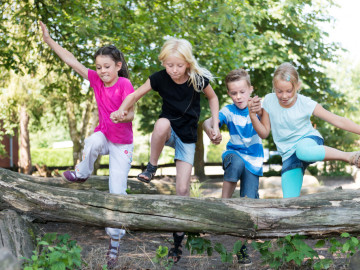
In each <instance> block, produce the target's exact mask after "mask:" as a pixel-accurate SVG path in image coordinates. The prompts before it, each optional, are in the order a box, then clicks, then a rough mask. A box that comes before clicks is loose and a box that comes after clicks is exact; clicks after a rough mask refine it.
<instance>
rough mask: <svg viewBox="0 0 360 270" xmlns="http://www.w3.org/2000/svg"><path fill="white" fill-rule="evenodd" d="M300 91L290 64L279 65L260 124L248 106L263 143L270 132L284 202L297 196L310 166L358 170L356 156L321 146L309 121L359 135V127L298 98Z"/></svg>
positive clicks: (355, 154) (318, 134)
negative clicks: (336, 164) (333, 164)
mask: <svg viewBox="0 0 360 270" xmlns="http://www.w3.org/2000/svg"><path fill="white" fill-rule="evenodd" d="M300 87H301V81H300V79H299V75H298V73H297V71H296V69H295V67H294V66H293V65H292V64H290V63H283V64H281V65H280V66H279V67H278V68H277V69H276V71H275V74H274V77H273V90H274V92H273V93H270V94H267V95H266V96H265V99H264V102H263V115H262V117H261V120H259V119H258V118H257V117H256V113H255V112H253V111H252V106H253V105H254V104H255V103H252V101H250V102H249V108H250V118H251V121H252V123H253V126H254V128H255V130H256V131H257V133H258V134H259V136H260V137H261V138H262V139H265V138H267V137H268V135H269V133H270V129H271V131H272V135H273V139H274V142H275V144H276V147H277V150H278V151H279V153H280V155H281V157H282V161H283V166H282V171H281V183H282V191H283V197H284V198H289V197H298V196H300V191H301V186H302V182H303V175H304V171H305V169H306V167H307V166H308V165H309V164H311V163H313V162H316V161H321V160H342V161H345V162H348V163H350V164H351V165H355V166H356V167H357V168H359V167H360V152H343V151H340V150H337V149H334V148H331V147H328V146H325V145H324V139H323V137H322V136H321V134H320V133H319V132H318V131H317V130H316V129H315V128H314V127H313V126H312V124H311V122H310V117H311V115H314V116H316V117H319V118H321V119H322V120H325V121H327V122H328V123H330V124H332V125H334V126H336V127H338V128H341V129H343V130H347V131H350V132H353V133H356V134H360V126H359V125H357V124H355V123H354V122H353V121H351V120H349V119H347V118H344V117H341V116H338V115H335V114H333V113H331V112H329V111H327V110H326V109H324V108H323V107H322V106H321V105H320V104H318V103H317V102H315V101H313V100H312V99H310V98H309V97H306V96H303V95H301V94H299V91H300Z"/></svg>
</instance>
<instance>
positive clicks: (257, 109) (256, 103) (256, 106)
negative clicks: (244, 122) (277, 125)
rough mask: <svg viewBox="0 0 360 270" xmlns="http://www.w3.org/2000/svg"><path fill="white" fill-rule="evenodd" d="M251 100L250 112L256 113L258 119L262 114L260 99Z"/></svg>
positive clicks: (256, 97)
mask: <svg viewBox="0 0 360 270" xmlns="http://www.w3.org/2000/svg"><path fill="white" fill-rule="evenodd" d="M251 100H252V105H251V111H252V112H254V113H256V114H257V115H258V116H259V117H261V116H262V112H263V110H262V108H261V98H259V97H258V96H255V97H253V98H252V99H251ZM249 109H250V108H249Z"/></svg>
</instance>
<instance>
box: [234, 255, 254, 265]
mask: <svg viewBox="0 0 360 270" xmlns="http://www.w3.org/2000/svg"><path fill="white" fill-rule="evenodd" d="M237 258H238V263H239V264H240V265H242V266H250V265H252V261H251V259H250V257H249V256H245V257H243V256H241V255H237Z"/></svg>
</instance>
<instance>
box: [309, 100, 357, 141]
mask: <svg viewBox="0 0 360 270" xmlns="http://www.w3.org/2000/svg"><path fill="white" fill-rule="evenodd" d="M313 115H314V116H316V117H319V118H320V119H322V120H324V121H326V122H328V123H330V124H332V125H334V126H335V127H337V128H341V129H343V130H346V131H350V132H353V133H356V134H359V135H360V126H359V125H358V124H356V123H354V122H353V121H351V120H350V119H347V118H345V117H342V116H339V115H336V114H334V113H332V112H329V111H328V110H326V109H324V108H323V106H321V105H320V104H317V105H316V107H315V109H314V111H313Z"/></svg>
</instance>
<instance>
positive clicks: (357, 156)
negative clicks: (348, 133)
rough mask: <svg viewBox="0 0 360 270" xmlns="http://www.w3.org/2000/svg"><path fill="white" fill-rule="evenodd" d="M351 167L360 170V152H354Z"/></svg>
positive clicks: (351, 157)
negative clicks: (353, 166)
mask: <svg viewBox="0 0 360 270" xmlns="http://www.w3.org/2000/svg"><path fill="white" fill-rule="evenodd" d="M349 163H350V165H355V166H356V168H360V151H357V152H354V153H353V154H352V155H351V156H350V161H349Z"/></svg>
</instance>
